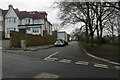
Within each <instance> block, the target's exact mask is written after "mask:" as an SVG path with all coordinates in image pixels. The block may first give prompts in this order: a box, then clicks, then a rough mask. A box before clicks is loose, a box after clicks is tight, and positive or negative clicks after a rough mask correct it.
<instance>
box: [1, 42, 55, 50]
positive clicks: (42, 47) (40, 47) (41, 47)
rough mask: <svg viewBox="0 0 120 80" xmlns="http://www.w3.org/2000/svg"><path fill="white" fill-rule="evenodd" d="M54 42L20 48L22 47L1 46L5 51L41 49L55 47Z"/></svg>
mask: <svg viewBox="0 0 120 80" xmlns="http://www.w3.org/2000/svg"><path fill="white" fill-rule="evenodd" d="M53 46H54V45H53V44H50V45H40V46H32V47H25V48H20V47H13V48H3V49H2V48H1V50H2V51H4V52H24V51H36V50H40V49H47V48H51V47H53Z"/></svg>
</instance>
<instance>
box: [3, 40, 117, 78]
mask: <svg viewBox="0 0 120 80" xmlns="http://www.w3.org/2000/svg"><path fill="white" fill-rule="evenodd" d="M2 58H3V59H2V60H3V61H2V62H3V63H2V66H3V67H2V70H3V71H2V72H3V73H2V75H3V78H118V76H119V68H117V66H116V65H112V64H109V63H107V62H103V61H100V60H97V59H94V58H91V57H89V56H87V55H86V53H85V52H84V50H83V48H82V47H81V46H80V45H79V43H78V42H77V41H72V42H69V45H67V46H63V47H52V48H49V49H43V50H38V51H32V52H16V53H15V52H14V53H9V52H3V54H2Z"/></svg>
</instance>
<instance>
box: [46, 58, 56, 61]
mask: <svg viewBox="0 0 120 80" xmlns="http://www.w3.org/2000/svg"><path fill="white" fill-rule="evenodd" d="M45 60H47V61H56V60H58V59H57V58H47V59H45Z"/></svg>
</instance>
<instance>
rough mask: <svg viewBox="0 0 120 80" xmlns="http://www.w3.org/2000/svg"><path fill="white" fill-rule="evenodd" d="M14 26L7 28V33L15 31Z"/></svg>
mask: <svg viewBox="0 0 120 80" xmlns="http://www.w3.org/2000/svg"><path fill="white" fill-rule="evenodd" d="M15 30H16V29H15V28H7V34H10V31H15Z"/></svg>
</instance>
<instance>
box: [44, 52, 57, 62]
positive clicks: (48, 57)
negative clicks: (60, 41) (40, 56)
mask: <svg viewBox="0 0 120 80" xmlns="http://www.w3.org/2000/svg"><path fill="white" fill-rule="evenodd" d="M57 53H58V52H55V53H53V54H51V55H49V56H48V57H46V58H45V59H44V60H47V59H48V58H50V57H52V56H54V55H56V54H57Z"/></svg>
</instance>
